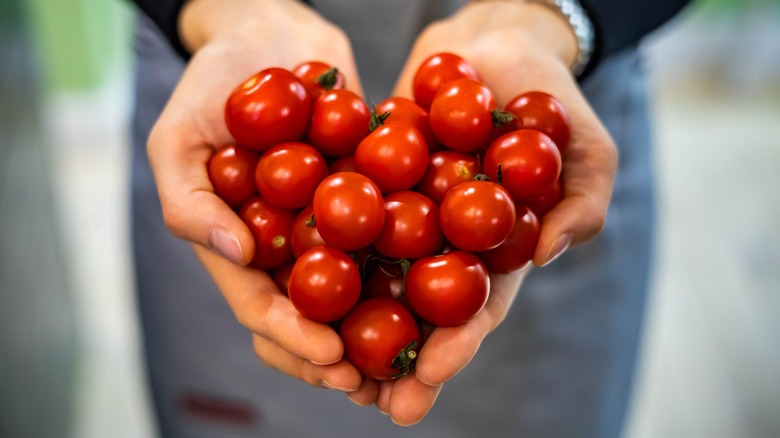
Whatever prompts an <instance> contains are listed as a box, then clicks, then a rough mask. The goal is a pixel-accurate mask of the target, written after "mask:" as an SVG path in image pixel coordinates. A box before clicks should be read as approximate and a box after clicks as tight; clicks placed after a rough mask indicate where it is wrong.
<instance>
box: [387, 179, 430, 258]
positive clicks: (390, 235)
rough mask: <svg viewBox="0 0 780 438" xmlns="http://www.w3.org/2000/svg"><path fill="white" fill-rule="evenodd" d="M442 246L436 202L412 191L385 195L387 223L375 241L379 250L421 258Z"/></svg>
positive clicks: (392, 256)
mask: <svg viewBox="0 0 780 438" xmlns="http://www.w3.org/2000/svg"><path fill="white" fill-rule="evenodd" d="M443 245H444V236H443V235H442V232H441V227H440V226H439V207H438V206H437V205H436V203H434V202H433V201H431V200H430V199H428V198H427V197H426V196H425V195H422V194H420V193H417V192H413V191H409V190H404V191H400V192H395V193H392V194H390V195H387V196H386V197H385V225H384V227H382V232H381V233H380V234H379V236H378V237H377V238H376V240H374V248H376V250H377V251H379V252H380V253H381V254H383V255H385V256H387V257H391V258H397V259H418V258H420V257H426V256H431V255H434V254H435V253H437V252H438V251H440V250H441V248H442V246H443Z"/></svg>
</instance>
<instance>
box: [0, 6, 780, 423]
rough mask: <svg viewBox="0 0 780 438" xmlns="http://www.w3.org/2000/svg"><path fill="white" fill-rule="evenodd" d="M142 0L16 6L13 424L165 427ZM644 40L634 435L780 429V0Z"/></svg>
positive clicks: (0, 192) (700, 18)
mask: <svg viewBox="0 0 780 438" xmlns="http://www.w3.org/2000/svg"><path fill="white" fill-rule="evenodd" d="M128 3H129V2H123V1H121V0H120V1H105V0H68V1H61V0H3V1H1V2H0V437H54V436H57V437H66V436H74V437H79V438H91V437H95V438H97V437H107V436H111V437H151V436H153V434H154V431H153V427H152V421H151V417H150V408H149V396H148V394H147V392H146V389H145V386H144V382H143V372H142V367H141V364H142V359H141V350H140V345H139V329H138V326H137V322H136V314H135V307H134V298H133V292H132V291H133V279H132V271H131V265H130V256H129V241H128V239H129V229H128V184H127V182H128V169H127V163H128V159H127V156H128V144H129V135H128V114H129V111H130V108H131V99H130V92H131V88H130V85H131V82H130V80H131V75H132V59H131V56H132V40H131V33H132V26H133V20H134V15H133V11H132V9H131V7H130V6H129V4H128ZM643 50H644V51H645V54H646V58H647V65H648V68H649V71H650V74H651V80H652V85H653V87H654V96H655V98H654V102H653V115H654V118H655V140H656V143H657V147H656V149H655V156H654V159H655V161H656V165H657V169H658V178H657V184H658V190H659V217H658V220H659V234H658V238H659V240H658V242H657V251H656V255H655V275H654V277H653V280H652V290H653V293H652V295H651V297H650V306H649V316H648V319H647V322H646V335H645V338H644V342H643V349H642V354H641V360H640V368H639V373H638V376H637V389H636V392H635V397H634V402H633V404H632V407H631V415H630V417H629V419H628V422H627V426H626V436H627V437H628V438H650V437H686V438H690V437H708V438H717V437H757V438H758V437H780V416H778V413H780V365H778V364H780V342H778V341H777V340H776V339H775V336H776V335H777V334H780V226H778V225H780V195H778V188H780V172H778V171H777V168H778V167H779V166H780V2H778V1H777V0H744V1H738V0H699V1H697V2H695V3H694V4H693V5H692V6H691V7H689V8H688V9H687V10H686V11H685V12H684V13H683V14H682V15H680V16H678V17H677V18H676V19H675V20H673V21H672V22H670V23H668V24H667V25H666V26H664V27H663V28H662V29H660V30H659V31H657V32H655V33H654V34H652V35H651V36H650V37H649V38H648V39H647V41H646V42H645V44H644V47H643Z"/></svg>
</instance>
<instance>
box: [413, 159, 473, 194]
mask: <svg viewBox="0 0 780 438" xmlns="http://www.w3.org/2000/svg"><path fill="white" fill-rule="evenodd" d="M478 173H479V160H478V159H477V157H475V156H473V155H466V154H462V153H460V152H452V151H439V152H436V153H434V154H432V155H431V156H430V157H429V158H428V168H427V169H426V170H425V175H423V177H422V179H421V180H420V182H419V183H417V191H418V192H420V193H422V194H423V195H425V196H427V197H429V198H430V199H431V200H432V201H433V202H435V203H437V204H440V203H441V200H442V198H444V194H445V193H447V191H449V190H450V189H451V188H453V187H455V186H456V185H458V184H460V183H462V182H467V181H471V180H473V179H474V176H476V175H477V174H478Z"/></svg>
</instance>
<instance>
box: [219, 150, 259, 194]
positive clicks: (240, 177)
mask: <svg viewBox="0 0 780 438" xmlns="http://www.w3.org/2000/svg"><path fill="white" fill-rule="evenodd" d="M259 159H260V156H259V155H257V154H256V153H255V152H253V151H251V150H249V149H245V148H242V147H239V146H236V145H227V146H223V147H222V148H220V149H219V150H217V151H216V152H215V153H214V155H212V156H211V158H210V159H209V163H208V171H209V180H211V185H213V186H214V193H216V194H217V196H219V197H220V198H222V200H223V201H225V203H226V204H227V205H229V206H231V207H232V208H239V207H241V206H242V205H243V204H244V203H245V202H246V201H248V200H249V198H251V197H253V196H255V195H256V194H257V188H256V187H255V167H256V166H257V160H259Z"/></svg>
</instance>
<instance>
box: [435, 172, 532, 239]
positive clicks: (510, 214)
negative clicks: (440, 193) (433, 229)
mask: <svg viewBox="0 0 780 438" xmlns="http://www.w3.org/2000/svg"><path fill="white" fill-rule="evenodd" d="M516 214H517V213H516V210H515V204H514V202H513V201H512V197H511V196H510V195H509V193H508V192H507V191H506V190H504V188H503V187H501V186H500V185H498V184H496V183H493V182H490V181H469V182H464V183H461V184H458V185H457V186H455V187H454V188H452V189H450V191H448V192H447V194H445V195H444V199H442V201H441V205H440V206H439V222H440V224H441V230H442V232H443V233H444V236H445V237H446V238H447V240H448V241H449V242H450V243H451V244H453V245H455V246H456V247H458V248H460V249H462V250H466V251H473V252H483V251H488V250H490V249H493V248H495V247H497V246H498V245H501V243H503V242H504V240H506V238H507V237H509V233H511V232H512V227H514V225H515V220H516Z"/></svg>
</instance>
